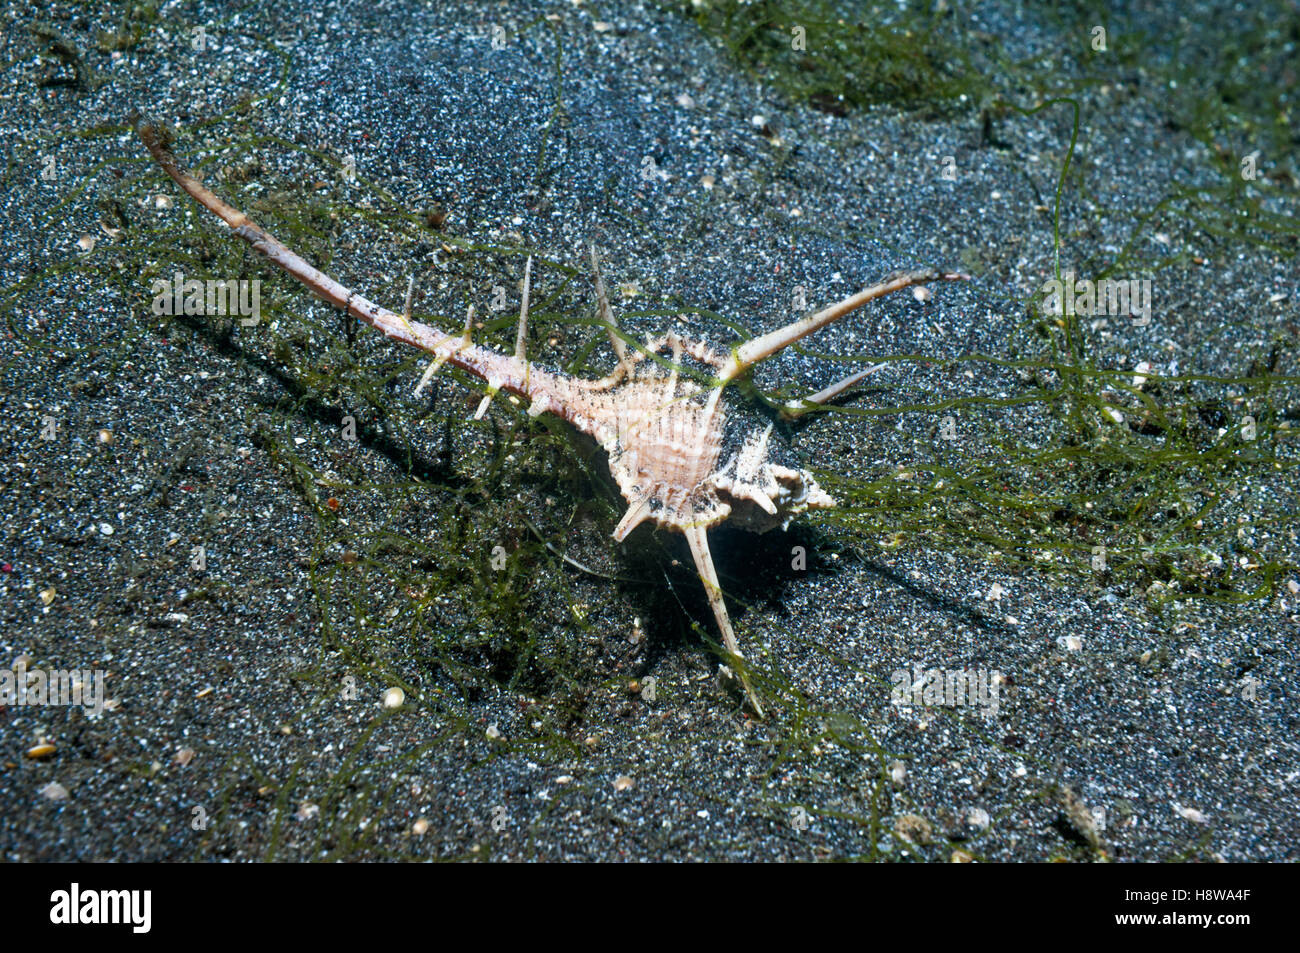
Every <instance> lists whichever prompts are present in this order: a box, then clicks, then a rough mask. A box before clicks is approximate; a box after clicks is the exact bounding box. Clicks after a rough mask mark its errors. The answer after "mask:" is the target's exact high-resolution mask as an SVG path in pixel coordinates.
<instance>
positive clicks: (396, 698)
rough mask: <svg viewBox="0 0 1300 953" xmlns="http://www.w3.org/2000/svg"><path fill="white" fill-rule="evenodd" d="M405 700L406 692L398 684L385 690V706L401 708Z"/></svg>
mask: <svg viewBox="0 0 1300 953" xmlns="http://www.w3.org/2000/svg"><path fill="white" fill-rule="evenodd" d="M404 701H406V692H404V691H402V690H401V689H400V688H398V687H397V686H393V687H392V688H390V689H389V690H388V691H386V692H384V707H385V708H401V707H402V702H404Z"/></svg>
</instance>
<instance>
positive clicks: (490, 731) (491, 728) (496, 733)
mask: <svg viewBox="0 0 1300 953" xmlns="http://www.w3.org/2000/svg"><path fill="white" fill-rule="evenodd" d="M487 736H488V737H489V738H491V739H492V740H493V741H496V740H497V739H498V738H500V737H501V729H500V728H498V727H497V726H496V722H493V723H492V724H490V725H488V726H487Z"/></svg>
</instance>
